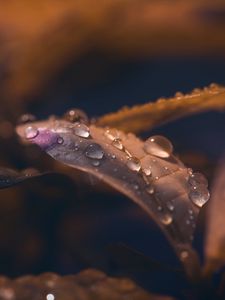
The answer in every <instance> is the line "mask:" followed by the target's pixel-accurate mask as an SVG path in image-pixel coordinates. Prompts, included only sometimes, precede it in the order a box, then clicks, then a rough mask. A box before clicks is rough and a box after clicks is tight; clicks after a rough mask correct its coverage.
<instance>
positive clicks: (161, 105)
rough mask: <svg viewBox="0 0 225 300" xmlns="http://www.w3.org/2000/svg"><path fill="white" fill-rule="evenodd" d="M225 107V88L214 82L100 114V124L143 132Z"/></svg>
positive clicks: (98, 123)
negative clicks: (167, 96)
mask: <svg viewBox="0 0 225 300" xmlns="http://www.w3.org/2000/svg"><path fill="white" fill-rule="evenodd" d="M224 109H225V88H224V87H220V86H218V85H216V84H211V85H210V86H209V87H207V88H204V89H195V90H193V91H192V92H191V93H190V94H186V95H183V94H181V93H177V94H176V95H175V96H174V97H172V98H169V99H159V100H158V101H156V102H150V103H147V104H142V105H136V106H134V107H131V108H123V109H121V110H119V111H118V112H115V113H110V114H107V115H104V116H102V117H100V118H99V119H98V120H97V125H98V126H110V127H116V128H118V129H121V130H123V131H125V132H134V133H139V132H143V131H147V130H150V129H152V128H153V127H156V126H159V125H162V124H165V123H167V122H170V121H173V120H176V119H178V118H181V117H185V116H188V115H193V114H197V113H201V112H206V111H209V110H216V111H223V110H224Z"/></svg>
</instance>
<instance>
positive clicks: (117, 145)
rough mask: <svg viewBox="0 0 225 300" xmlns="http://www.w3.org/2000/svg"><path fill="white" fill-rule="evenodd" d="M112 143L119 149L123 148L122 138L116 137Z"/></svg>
mask: <svg viewBox="0 0 225 300" xmlns="http://www.w3.org/2000/svg"><path fill="white" fill-rule="evenodd" d="M112 145H113V146H114V147H115V148H117V149H119V150H123V144H122V141H121V139H114V140H113V141H112Z"/></svg>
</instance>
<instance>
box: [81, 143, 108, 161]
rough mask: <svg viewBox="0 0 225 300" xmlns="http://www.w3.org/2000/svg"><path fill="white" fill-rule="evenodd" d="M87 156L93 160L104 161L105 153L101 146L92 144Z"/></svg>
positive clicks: (86, 151)
mask: <svg viewBox="0 0 225 300" xmlns="http://www.w3.org/2000/svg"><path fill="white" fill-rule="evenodd" d="M85 155H86V156H87V157H89V158H93V159H102V158H103V156H104V151H103V149H102V147H101V146H100V145H99V144H90V145H88V146H87V148H86V150H85Z"/></svg>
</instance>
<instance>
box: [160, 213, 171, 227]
mask: <svg viewBox="0 0 225 300" xmlns="http://www.w3.org/2000/svg"><path fill="white" fill-rule="evenodd" d="M160 221H161V222H162V223H163V224H164V225H169V224H171V223H172V222H173V218H172V216H171V215H170V214H167V213H164V214H163V213H162V214H161V215H160Z"/></svg>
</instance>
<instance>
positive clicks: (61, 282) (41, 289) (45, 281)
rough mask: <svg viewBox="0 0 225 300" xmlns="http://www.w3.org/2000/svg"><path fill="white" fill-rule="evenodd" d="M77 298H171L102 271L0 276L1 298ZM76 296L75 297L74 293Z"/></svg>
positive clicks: (170, 299) (88, 299)
mask: <svg viewBox="0 0 225 300" xmlns="http://www.w3.org/2000/svg"><path fill="white" fill-rule="evenodd" d="M47 295H52V296H51V299H52V298H53V297H54V299H68V300H72V299H79V300H120V299H121V300H122V299H132V300H172V299H174V298H172V297H168V296H160V295H155V294H150V293H149V292H147V291H145V290H144V289H142V288H141V287H139V286H138V285H136V283H135V282H133V281H132V280H131V279H128V278H112V277H108V276H107V275H106V274H104V273H103V272H101V271H98V270H95V269H87V270H85V271H82V272H80V273H78V274H76V275H67V276H59V275H57V274H54V273H44V274H41V275H39V276H36V277H35V276H23V277H19V278H17V279H15V280H10V279H8V278H6V277H0V298H1V299H19V300H28V299H29V300H30V299H50V296H48V297H49V298H47ZM75 295H76V297H75V298H74V296H75Z"/></svg>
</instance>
